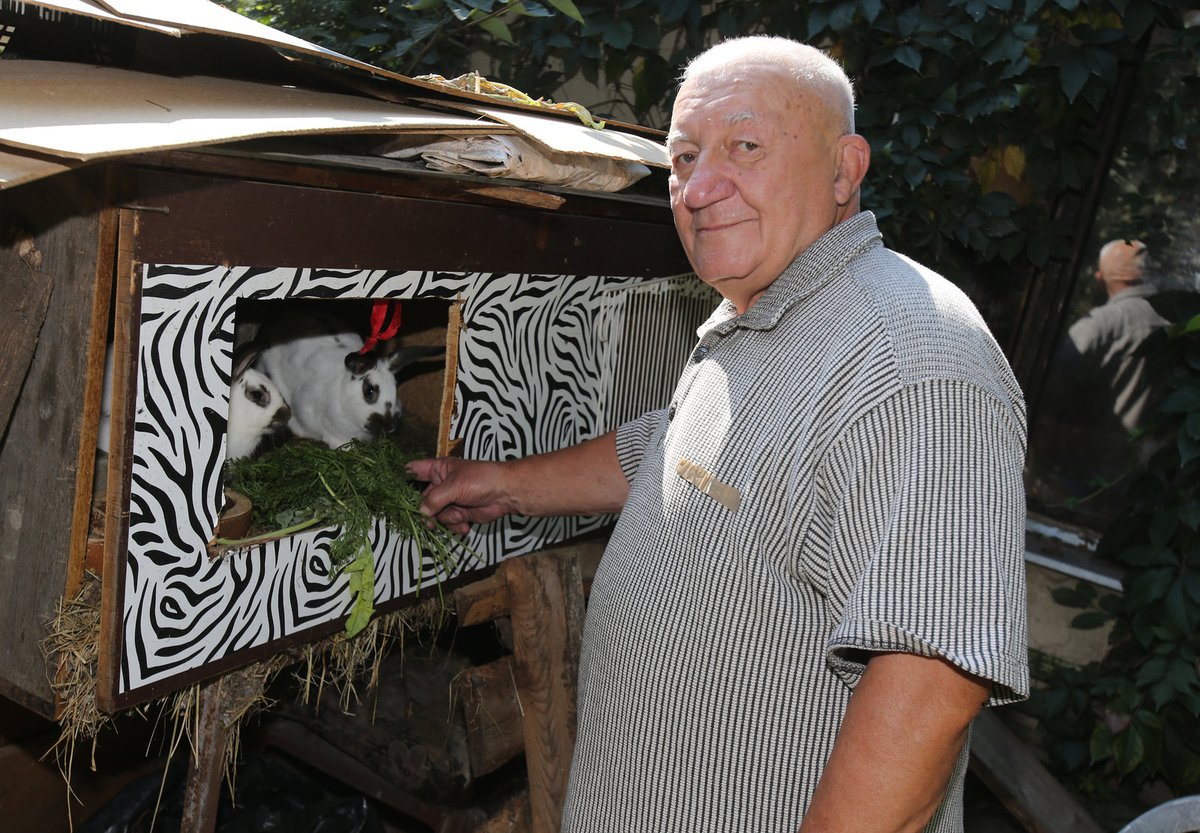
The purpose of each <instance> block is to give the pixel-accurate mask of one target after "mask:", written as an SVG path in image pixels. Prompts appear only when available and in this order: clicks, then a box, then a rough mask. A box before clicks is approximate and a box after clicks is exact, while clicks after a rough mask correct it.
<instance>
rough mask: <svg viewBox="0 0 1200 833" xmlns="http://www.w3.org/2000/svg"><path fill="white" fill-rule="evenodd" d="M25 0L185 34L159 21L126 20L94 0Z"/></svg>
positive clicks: (93, 16) (56, 8)
mask: <svg viewBox="0 0 1200 833" xmlns="http://www.w3.org/2000/svg"><path fill="white" fill-rule="evenodd" d="M25 2H26V3H28V4H29V5H31V6H40V7H42V8H44V9H53V10H54V11H59V12H68V13H70V14H78V15H83V16H84V17H92V18H95V19H96V20H103V21H104V22H106V23H124V24H127V25H130V26H136V27H138V28H139V29H148V30H150V31H151V32H160V33H162V34H164V35H171V36H173V37H179V36H180V35H181V34H183V33H182V32H180V31H179V29H176V28H172V27H169V26H160V25H159V24H157V23H147V22H145V21H142V20H126V19H125V18H122V17H121V16H119V15H115V14H113V13H112V12H110V11H109V10H108V9H106V8H104V7H103V6H101V5H99V4H97V3H93V2H92V0H25Z"/></svg>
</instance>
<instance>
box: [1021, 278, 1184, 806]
mask: <svg viewBox="0 0 1200 833" xmlns="http://www.w3.org/2000/svg"><path fill="white" fill-rule="evenodd" d="M1152 303H1154V305H1155V308H1156V309H1158V311H1159V313H1160V314H1162V315H1163V316H1164V317H1165V318H1167V320H1168V321H1170V322H1172V326H1171V327H1170V328H1168V329H1167V330H1165V331H1163V332H1161V333H1159V334H1158V337H1157V338H1155V339H1154V340H1152V341H1151V342H1149V343H1148V344H1147V345H1146V347H1145V348H1144V349H1146V350H1147V352H1148V353H1149V355H1150V357H1151V359H1152V361H1153V366H1154V368H1155V370H1156V372H1158V373H1160V374H1165V375H1166V376H1167V377H1168V378H1169V380H1170V381H1169V385H1170V387H1169V389H1170V393H1169V394H1168V395H1167V396H1166V398H1165V400H1164V401H1163V402H1162V404H1161V406H1160V408H1159V410H1158V414H1157V419H1156V423H1155V425H1154V426H1153V428H1152V429H1150V430H1149V431H1148V432H1147V434H1146V435H1145V436H1143V438H1142V440H1141V441H1142V442H1144V443H1148V444H1151V445H1152V446H1155V447H1157V449H1158V450H1157V452H1156V453H1155V454H1154V456H1153V457H1152V458H1151V461H1150V465H1149V466H1148V468H1147V471H1146V472H1145V473H1144V475H1142V477H1141V479H1140V481H1139V482H1138V483H1137V484H1136V486H1135V488H1134V489H1133V490H1132V492H1131V494H1132V496H1133V497H1132V499H1131V503H1130V505H1129V507H1128V508H1127V509H1126V511H1125V512H1124V513H1123V514H1122V515H1121V516H1120V517H1119V518H1117V519H1116V520H1115V521H1114V522H1113V524H1112V525H1111V526H1110V527H1109V528H1108V529H1107V530H1106V531H1105V533H1104V536H1103V537H1102V539H1101V542H1100V547H1099V552H1098V555H1099V556H1100V557H1102V558H1106V559H1109V560H1110V561H1112V562H1114V563H1117V564H1120V565H1121V566H1122V567H1124V576H1123V579H1122V584H1123V587H1124V592H1123V593H1122V594H1121V595H1107V594H1104V595H1102V594H1099V593H1097V592H1096V590H1095V589H1094V588H1092V587H1091V586H1089V585H1085V584H1080V585H1079V586H1078V587H1077V588H1073V589H1063V590H1060V591H1058V592H1056V593H1055V594H1054V597H1055V600H1056V601H1057V602H1059V603H1060V604H1064V605H1067V606H1069V607H1074V608H1078V609H1080V610H1081V611H1082V612H1081V613H1080V614H1079V616H1077V617H1076V619H1075V622H1074V623H1073V624H1075V625H1076V626H1077V627H1097V626H1099V625H1101V624H1104V623H1109V622H1110V623H1112V631H1111V635H1110V644H1109V650H1108V653H1107V654H1106V656H1105V657H1104V659H1103V660H1102V661H1101V662H1099V663H1095V664H1092V665H1089V666H1087V667H1086V668H1083V669H1070V668H1061V669H1058V670H1057V672H1056V674H1055V676H1054V678H1053V679H1052V680H1051V681H1050V684H1049V685H1048V686H1047V687H1046V688H1045V689H1043V690H1041V691H1038V692H1036V693H1035V696H1034V698H1033V701H1032V703H1031V707H1032V708H1033V710H1034V712H1035V713H1036V714H1037V715H1038V717H1039V718H1040V719H1041V721H1042V725H1043V727H1044V728H1045V730H1046V731H1047V732H1048V734H1049V735H1050V737H1051V738H1052V742H1051V744H1050V749H1051V753H1052V756H1053V762H1054V763H1055V765H1056V766H1057V767H1058V768H1059V769H1060V771H1062V772H1063V773H1065V774H1066V775H1067V776H1068V777H1069V778H1070V779H1071V780H1072V782H1073V783H1074V785H1075V786H1076V787H1077V788H1079V789H1081V790H1083V791H1085V792H1089V793H1093V794H1097V795H1106V794H1122V795H1124V797H1125V798H1126V799H1127V800H1129V799H1132V798H1133V797H1135V796H1136V794H1137V791H1138V790H1139V789H1140V788H1141V787H1144V786H1145V785H1146V784H1148V783H1150V782H1152V781H1155V780H1156V779H1162V780H1164V781H1166V782H1167V783H1168V784H1169V785H1170V786H1171V788H1172V789H1173V790H1175V791H1176V792H1180V793H1185V792H1196V791H1197V790H1198V789H1200V453H1197V448H1198V447H1200V295H1196V294H1189V293H1162V294H1160V295H1158V296H1155V297H1154V298H1153V299H1152Z"/></svg>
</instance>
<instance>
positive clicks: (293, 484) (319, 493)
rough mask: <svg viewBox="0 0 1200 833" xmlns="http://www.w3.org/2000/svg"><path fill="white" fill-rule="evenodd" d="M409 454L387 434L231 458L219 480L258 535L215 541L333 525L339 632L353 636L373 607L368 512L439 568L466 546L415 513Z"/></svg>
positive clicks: (221, 541) (241, 542)
mask: <svg viewBox="0 0 1200 833" xmlns="http://www.w3.org/2000/svg"><path fill="white" fill-rule="evenodd" d="M412 459H413V456H412V455H409V454H407V453H405V452H404V451H403V450H402V449H401V448H400V446H398V445H397V444H396V443H395V442H394V441H392V440H390V439H387V438H381V439H376V440H368V441H363V440H354V441H352V442H350V443H347V444H346V445H343V446H341V447H340V448H327V447H326V446H323V445H319V444H317V443H309V442H297V443H289V444H287V445H283V446H280V447H279V448H276V449H273V450H271V451H268V452H267V453H265V454H262V455H261V456H259V457H256V458H253V459H250V458H241V459H238V460H232V461H230V462H229V464H228V468H227V469H226V473H225V482H226V485H227V486H229V488H231V489H235V490H237V491H239V492H241V493H242V494H244V495H245V496H246V497H248V498H249V499H250V503H251V505H252V507H253V510H252V521H253V526H254V528H255V529H256V530H258V531H260V532H262V533H263V534H256V535H255V536H253V537H250V538H242V539H239V540H236V541H231V540H225V539H218V541H217V543H219V544H221V545H222V546H231V547H237V546H248V545H250V544H253V543H256V542H258V541H261V540H265V539H267V538H273V537H278V536H279V535H282V534H292V533H294V532H298V531H300V530H301V529H306V528H308V527H311V526H317V525H321V526H338V527H340V528H341V532H340V533H339V535H338V537H337V538H336V539H334V541H333V544H332V545H331V546H330V548H329V555H330V559H331V561H332V562H333V566H334V569H335V570H340V571H342V572H345V573H347V574H348V576H349V582H350V592H351V594H353V596H354V604H353V606H352V608H351V611H350V615H349V617H348V618H347V619H346V633H347V635H349V636H353V635H354V634H356V633H358V632H359V631H360V630H362V629H363V628H364V627H365V626H366V624H367V622H368V621H370V618H371V615H372V614H373V613H374V611H375V607H374V598H375V558H374V554H373V553H372V551H371V541H370V533H371V526H372V524H373V523H374V521H375V519H376V518H381V519H383V520H384V521H385V522H386V524H387V528H388V529H389V530H390V531H391V532H393V533H394V534H396V535H399V536H401V537H403V538H409V539H412V540H414V541H416V542H417V545H418V546H419V547H420V548H421V550H422V551H424V552H425V553H427V554H428V555H430V556H432V558H433V561H434V563H435V564H437V566H438V569H439V571H442V572H448V571H449V570H450V569H451V568H452V567H453V566H454V565H455V563H456V560H457V553H458V551H459V550H462V551H465V552H469V550H467V548H466V546H465V544H463V542H462V541H461V540H460V539H458V538H456V537H455V536H454V535H453V534H451V533H450V531H449V530H447V529H445V528H444V527H442V526H440V525H437V524H434V525H432V526H431V525H430V524H429V519H428V518H427V517H425V516H424V515H422V514H421V513H420V511H419V508H418V507H419V506H420V504H421V492H420V491H419V490H418V489H417V488H416V486H415V485H413V483H412V480H411V479H410V477H409V475H408V470H407V468H406V465H407V463H408V462H409V461H410V460H412Z"/></svg>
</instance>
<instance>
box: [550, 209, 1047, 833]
mask: <svg viewBox="0 0 1200 833" xmlns="http://www.w3.org/2000/svg"><path fill="white" fill-rule="evenodd" d="M701 332H702V336H701V339H700V343H699V345H698V346H697V347H696V349H695V350H694V351H693V353H692V358H691V361H690V362H689V364H688V366H687V368H686V370H685V371H684V373H683V375H682V377H681V378H680V380H679V383H678V385H677V387H676V390H675V394H674V397H673V399H672V401H671V403H670V406H669V407H668V408H667V409H665V410H662V411H658V412H655V413H652V414H648V415H646V416H645V417H644V418H641V419H639V420H637V421H634V422H633V423H630V424H629V425H627V426H625V427H623V428H622V429H621V431H620V433H619V435H618V436H619V440H618V449H619V452H618V453H619V456H620V459H621V462H622V465H623V466H624V467H625V470H626V472H627V474H629V476H630V477H631V492H630V496H629V500H628V502H627V504H626V508H625V510H624V512H623V513H622V515H621V518H620V520H619V521H618V524H617V526H616V529H615V530H614V533H613V537H612V540H611V542H610V544H609V547H608V550H607V552H606V553H605V556H604V558H603V560H602V561H601V564H600V568H599V571H598V573H597V575H596V578H595V582H594V583H593V586H592V595H591V600H590V603H589V609H588V618H587V623H586V626H585V631H584V638H583V649H582V657H581V665H580V701H579V733H578V741H577V746H576V756H575V762H574V766H573V769H572V778H571V788H570V792H569V796H568V800H567V807H566V813H565V823H564V830H565V831H569V833H579V832H580V831H609V832H610V833H637V831H647V833H650V832H651V831H653V833H669V831H689V833H690V831H695V830H706V831H731V832H732V831H738V833H741V831H747V830H753V831H756V833H794V831H795V830H796V829H797V828H798V827H799V824H800V821H801V819H802V817H803V813H804V811H805V808H806V807H807V806H808V803H809V801H810V799H811V797H812V792H813V789H814V788H815V786H816V783H817V780H818V778H819V777H820V774H821V771H822V768H823V766H824V762H825V761H826V760H827V759H828V756H829V753H830V751H831V749H832V746H833V742H834V739H835V738H836V735H837V731H838V727H839V725H840V722H841V718H842V715H843V714H844V711H845V707H846V704H847V701H848V699H849V696H850V692H851V689H852V687H853V685H854V683H855V681H856V680H857V679H858V676H859V675H860V674H861V673H862V670H863V667H862V665H861V664H859V661H858V660H859V654H858V652H860V651H906V652H913V653H918V654H924V655H934V654H936V655H940V656H943V657H946V658H948V659H949V660H950V661H951V662H953V663H955V664H956V665H958V666H960V667H962V668H964V669H965V670H967V671H970V672H971V673H973V674H977V675H979V676H982V677H984V678H986V679H989V680H991V681H992V683H993V692H992V702H993V703H1001V702H1006V701H1011V700H1015V699H1019V698H1021V697H1023V696H1025V694H1026V693H1027V691H1028V679H1027V677H1028V674H1027V656H1026V632H1025V627H1026V626H1025V593H1024V571H1023V563H1022V552H1023V537H1022V532H1023V527H1024V496H1023V490H1022V482H1021V468H1022V462H1023V456H1024V440H1025V415H1024V405H1023V401H1022V398H1021V393H1020V391H1019V389H1018V388H1017V385H1016V383H1015V380H1014V379H1013V376H1012V374H1011V372H1010V370H1009V368H1008V365H1007V363H1006V362H1005V360H1004V358H1003V356H1002V355H1001V353H1000V351H999V349H998V348H997V346H996V344H995V342H994V341H993V339H992V338H991V336H990V334H989V333H988V332H987V330H986V327H985V326H984V324H983V322H982V320H981V319H980V317H979V315H978V313H977V312H976V311H975V309H974V307H973V306H972V305H971V304H970V302H969V301H968V300H967V299H966V298H965V296H963V295H962V293H961V292H959V291H958V290H957V289H955V288H954V287H953V286H951V285H950V284H948V283H947V282H946V281H944V280H943V279H942V278H940V277H938V276H936V275H933V274H931V273H929V272H928V271H926V270H924V269H922V268H920V267H919V266H917V265H915V264H913V263H911V262H910V261H907V260H905V259H904V258H902V257H900V256H898V255H896V254H894V253H892V252H889V251H887V250H886V249H884V248H883V247H882V246H881V245H880V244H879V235H878V232H877V231H876V228H875V223H874V218H873V217H872V216H871V215H870V214H863V215H860V216H858V217H856V218H854V219H853V220H851V221H849V222H847V223H845V224H843V225H841V226H839V227H837V228H836V229H834V230H833V231H831V232H830V233H829V234H827V235H826V236H825V237H823V238H821V239H820V240H819V241H817V242H816V243H815V244H813V246H812V247H810V248H809V249H807V250H806V251H805V252H804V253H803V254H802V255H801V256H800V258H799V259H798V260H797V261H796V262H795V263H794V264H792V266H791V267H790V268H789V270H788V271H787V272H785V273H784V275H783V276H782V277H781V278H780V279H779V280H777V281H776V283H775V284H774V285H773V286H772V287H771V288H770V289H769V290H768V292H767V293H766V294H765V295H764V296H763V297H762V298H761V299H760V300H759V301H758V302H757V303H756V304H755V305H754V306H753V307H752V308H751V309H750V310H749V311H748V312H747V313H746V314H745V315H744V316H741V317H740V318H739V317H737V316H736V315H735V312H734V310H733V308H732V307H731V306H730V305H728V304H723V305H722V306H721V307H720V308H719V309H718V311H717V312H716V313H715V314H714V315H713V317H712V318H711V319H710V320H709V321H708V322H707V323H706V325H705V326H704V327H703V328H702V331H701ZM683 458H686V460H687V461H689V462H688V465H687V466H685V467H684V468H683V470H682V471H683V473H684V474H685V475H686V479H685V477H681V476H680V474H679V473H678V472H677V466H678V463H679V461H680V460H681V459H683ZM699 472H704V473H705V474H702V475H700V476H698V473H699ZM709 475H711V478H710V477H709ZM718 483H719V484H724V486H727V487H729V488H731V489H735V490H737V493H738V494H739V495H740V503H738V502H736V501H730V500H728V499H727V496H728V494H729V492H728V491H726V490H725V489H724V488H721V489H716V488H713V484H718ZM714 496H718V497H723V498H726V499H716V498H715V497H714ZM965 760H966V758H965V751H964V757H963V758H962V760H961V761H960V764H962V763H964V762H965ZM964 771H965V769H964V767H963V766H961V765H960V767H959V771H958V773H957V774H956V776H955V780H954V781H953V783H952V787H951V789H950V791H949V793H948V794H947V798H946V800H945V802H944V803H943V806H942V808H941V810H940V811H939V813H938V815H937V817H936V818H935V820H934V823H933V824H932V825H931V826H930V828H929V829H931V830H936V831H950V830H961V824H962V820H961V789H962V778H963V774H964ZM863 800H864V801H869V800H870V796H863Z"/></svg>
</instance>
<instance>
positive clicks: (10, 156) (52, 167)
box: [0, 150, 71, 190]
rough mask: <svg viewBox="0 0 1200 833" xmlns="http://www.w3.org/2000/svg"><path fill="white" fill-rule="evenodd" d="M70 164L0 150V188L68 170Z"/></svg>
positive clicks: (10, 186)
mask: <svg viewBox="0 0 1200 833" xmlns="http://www.w3.org/2000/svg"><path fill="white" fill-rule="evenodd" d="M70 167H71V166H70V165H67V164H64V163H62V162H52V161H49V160H46V159H40V158H38V157H35V156H25V155H23V154H20V153H9V152H7V151H4V150H0V190H3V189H4V188H12V187H13V186H16V185H21V184H23V183H26V182H32V181H33V180H35V179H41V178H42V177H44V176H52V175H54V174H60V173H62V172H63V171H66V170H69V169H70Z"/></svg>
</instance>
